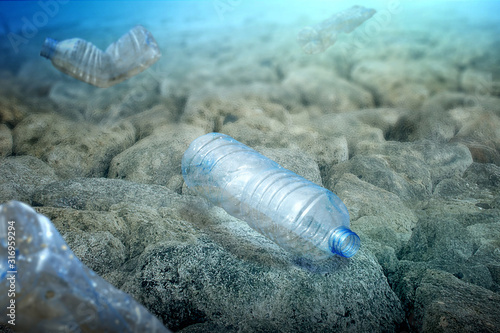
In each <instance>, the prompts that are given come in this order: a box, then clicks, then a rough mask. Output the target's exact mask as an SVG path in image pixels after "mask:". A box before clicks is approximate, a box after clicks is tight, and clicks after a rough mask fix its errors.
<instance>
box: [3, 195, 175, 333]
mask: <svg viewBox="0 0 500 333" xmlns="http://www.w3.org/2000/svg"><path fill="white" fill-rule="evenodd" d="M0 295H1V296H0V306H1V308H2V309H3V311H4V312H3V313H2V320H0V323H2V324H4V325H5V326H7V327H11V328H12V329H13V330H15V331H16V332H41V333H66V332H155V333H168V332H170V331H169V330H168V329H166V328H165V326H163V325H162V323H161V322H160V321H159V320H158V319H157V318H156V317H154V316H153V315H152V314H151V313H149V312H148V310H147V309H146V308H145V307H144V306H142V305H141V304H139V303H137V302H136V301H135V300H134V299H133V297H132V296H130V295H128V294H126V293H124V292H123V291H120V290H118V289H116V288H115V287H113V286H112V285H111V284H110V283H108V282H106V281H105V280H104V279H103V278H101V277H100V276H99V275H97V274H96V273H94V272H93V271H92V270H91V269H89V268H88V267H87V266H85V265H84V264H82V262H81V261H80V260H78V258H77V257H76V256H75V254H74V253H73V252H72V251H71V250H70V248H69V247H68V245H67V244H66V242H64V240H63V238H62V237H61V235H60V234H59V232H57V230H56V228H55V227H54V225H53V224H52V223H51V222H50V220H49V219H48V218H47V217H45V216H43V215H41V214H38V213H37V212H35V211H34V210H33V208H31V207H30V206H28V205H26V204H23V203H21V202H18V201H11V202H8V203H6V204H3V205H0ZM13 325H15V326H13Z"/></svg>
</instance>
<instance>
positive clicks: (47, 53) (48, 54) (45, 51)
mask: <svg viewBox="0 0 500 333" xmlns="http://www.w3.org/2000/svg"><path fill="white" fill-rule="evenodd" d="M58 43H59V42H58V41H57V40H55V39H52V38H45V41H44V42H43V45H42V49H41V50H40V55H41V56H42V57H45V58H47V59H51V58H52V55H53V54H54V51H55V49H56V46H57V44H58Z"/></svg>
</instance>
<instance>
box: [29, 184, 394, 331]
mask: <svg viewBox="0 0 500 333" xmlns="http://www.w3.org/2000/svg"><path fill="white" fill-rule="evenodd" d="M34 197H35V200H36V202H37V204H38V205H44V206H49V207H43V208H41V210H43V211H46V212H48V213H51V214H53V215H54V216H59V217H56V218H54V220H55V224H56V225H59V226H61V227H62V228H65V229H66V230H67V231H66V232H65V233H64V234H65V235H66V237H67V238H68V240H69V241H70V244H73V245H75V246H77V248H78V249H79V253H80V254H81V255H82V256H83V258H86V259H85V260H91V259H93V258H95V259H97V258H96V256H97V255H106V254H107V255H113V253H115V251H123V254H122V255H115V256H116V258H114V259H113V260H109V259H99V260H96V262H99V263H102V264H106V265H108V267H107V268H106V269H102V268H101V270H100V271H101V272H102V273H103V274H104V275H105V277H107V278H108V279H110V281H112V282H113V283H114V284H115V285H117V286H120V287H121V289H122V290H124V291H126V292H129V293H132V294H133V295H134V297H136V299H138V300H139V301H140V302H142V303H143V304H145V306H146V307H147V308H148V309H150V310H151V311H153V312H154V313H155V314H157V315H158V316H159V317H160V318H162V319H163V321H164V323H166V325H167V326H168V327H170V328H172V329H174V330H179V329H184V330H185V332H189V331H190V326H191V325H193V324H196V323H201V322H203V323H205V325H206V326H205V328H208V327H212V328H213V327H217V328H218V329H219V331H220V332H231V331H234V327H238V328H239V329H241V330H250V331H255V330H260V331H263V332H289V331H293V330H296V331H304V330H306V331H311V330H313V331H317V332H322V331H325V332H327V331H331V330H332V329H334V330H339V331H345V330H354V331H393V330H395V329H396V326H397V325H398V324H399V323H401V321H402V319H403V318H402V310H401V306H400V303H399V300H398V299H397V298H396V297H395V295H394V293H393V292H392V290H391V289H390V287H389V285H388V284H387V281H386V279H385V277H384V275H383V273H382V269H381V267H380V266H379V264H378V263H377V261H376V260H375V259H374V257H373V255H372V254H371V253H370V252H368V251H364V250H361V251H360V252H358V254H357V255H356V256H355V257H354V258H352V259H342V258H338V257H334V258H330V259H329V260H328V261H325V262H321V263H311V262H308V261H304V260H301V259H300V258H296V257H293V256H291V255H289V254H288V253H286V252H285V251H284V250H282V249H281V248H279V247H278V246H277V245H276V244H274V243H273V242H271V241H270V240H268V239H267V238H266V237H264V236H262V235H260V234H259V233H257V232H256V231H254V230H253V229H251V228H250V227H249V226H248V225H247V224H246V223H245V222H243V221H240V220H238V219H236V218H233V217H231V216H229V215H227V214H226V213H225V212H224V211H223V210H222V209H220V208H218V207H212V206H209V205H208V204H207V203H206V201H205V200H203V199H201V198H199V197H193V196H189V195H182V196H181V195H178V194H176V193H174V192H172V191H171V190H169V189H168V188H166V187H163V186H158V185H147V184H137V183H132V182H128V181H124V180H118V179H85V178H80V179H76V180H67V181H61V182H56V183H52V184H49V185H47V186H43V187H40V189H39V190H38V191H37V192H36V193H35V195H34ZM50 206H51V207H61V208H51V207H50ZM62 208H64V209H62ZM69 208H72V209H69ZM74 209H79V210H80V211H79V212H77V211H75V210H74ZM89 210H96V211H99V212H89ZM87 214H88V217H85V218H84V216H85V215H87ZM103 219H104V220H103ZM72 220H73V221H75V223H70V222H69V221H72ZM92 220H95V222H92ZM105 220H109V221H107V222H105ZM98 221H102V222H103V225H101V226H99V227H96V228H95V229H94V227H93V223H101V222H98ZM108 225H109V228H108ZM89 229H92V231H91V235H93V236H89V237H84V238H83V239H81V240H77V239H76V238H77V236H78V235H80V234H81V232H83V231H84V230H87V231H88V230H89ZM106 229H108V230H109V231H108V232H107V233H106V232H104V230H106ZM96 235H99V237H100V238H99V239H100V240H101V241H102V242H103V243H102V244H101V245H100V246H93V245H94V244H95V243H94V241H95V239H97V238H96V237H95V236H96ZM117 241H119V242H120V243H121V244H123V245H124V246H125V249H122V248H121V246H119V245H118V244H120V243H117ZM124 258H125V262H123V260H124ZM82 260H84V259H82ZM96 268H97V267H96ZM339 295H345V297H339ZM347 295H350V297H348V296H347ZM332 308H333V309H336V310H335V311H331V309H332ZM198 328H199V326H194V327H193V331H196V329H198Z"/></svg>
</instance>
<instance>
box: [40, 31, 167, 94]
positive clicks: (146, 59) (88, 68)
mask: <svg viewBox="0 0 500 333" xmlns="http://www.w3.org/2000/svg"><path fill="white" fill-rule="evenodd" d="M40 55H41V56H42V57H45V58H47V59H50V60H51V61H52V64H53V66H54V67H55V68H57V69H58V70H60V71H61V72H63V73H65V74H68V75H70V76H72V77H74V78H76V79H78V80H81V81H83V82H87V83H90V84H92V85H94V86H97V87H101V88H107V87H110V86H112V85H115V84H117V83H120V82H122V81H124V80H126V79H128V78H130V77H132V76H134V75H136V74H139V73H140V72H142V71H144V70H145V69H147V68H148V67H150V66H151V65H152V64H154V63H155V62H156V61H157V60H158V59H159V58H160V57H161V52H160V49H159V48H158V44H156V41H155V39H154V38H153V35H151V33H150V32H149V31H147V30H146V29H145V28H144V27H143V26H141V25H138V26H135V27H134V28H132V29H131V30H130V31H129V32H127V33H126V34H125V35H123V36H122V37H121V38H120V39H119V40H117V41H116V42H114V43H113V44H111V45H110V46H108V48H107V49H106V51H105V52H103V51H101V50H100V49H99V48H97V47H96V46H95V45H93V44H92V43H89V42H87V41H85V40H83V39H80V38H72V39H67V40H63V41H57V40H55V39H52V38H46V39H45V42H44V43H43V46H42V50H41V51H40Z"/></svg>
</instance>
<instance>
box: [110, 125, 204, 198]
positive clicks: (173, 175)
mask: <svg viewBox="0 0 500 333" xmlns="http://www.w3.org/2000/svg"><path fill="white" fill-rule="evenodd" d="M203 134H205V133H204V132H203V130H202V129H201V128H197V127H193V126H189V125H166V126H163V127H159V128H157V129H156V130H155V131H154V132H153V134H152V135H150V136H148V137H146V138H144V139H142V140H140V141H138V142H136V143H135V144H134V145H133V146H132V147H130V148H128V149H127V150H125V151H123V152H121V153H120V154H118V155H117V156H115V157H114V158H113V160H112V161H111V165H110V168H109V172H108V177H109V178H118V179H125V180H129V181H134V182H138V183H146V184H158V185H164V186H167V187H168V188H170V189H172V190H174V191H177V192H180V191H181V188H182V184H183V179H182V173H181V160H182V156H183V154H184V152H185V151H186V149H187V148H188V146H189V144H190V143H191V142H192V141H193V140H194V139H196V138H197V137H199V136H201V135H203Z"/></svg>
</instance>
